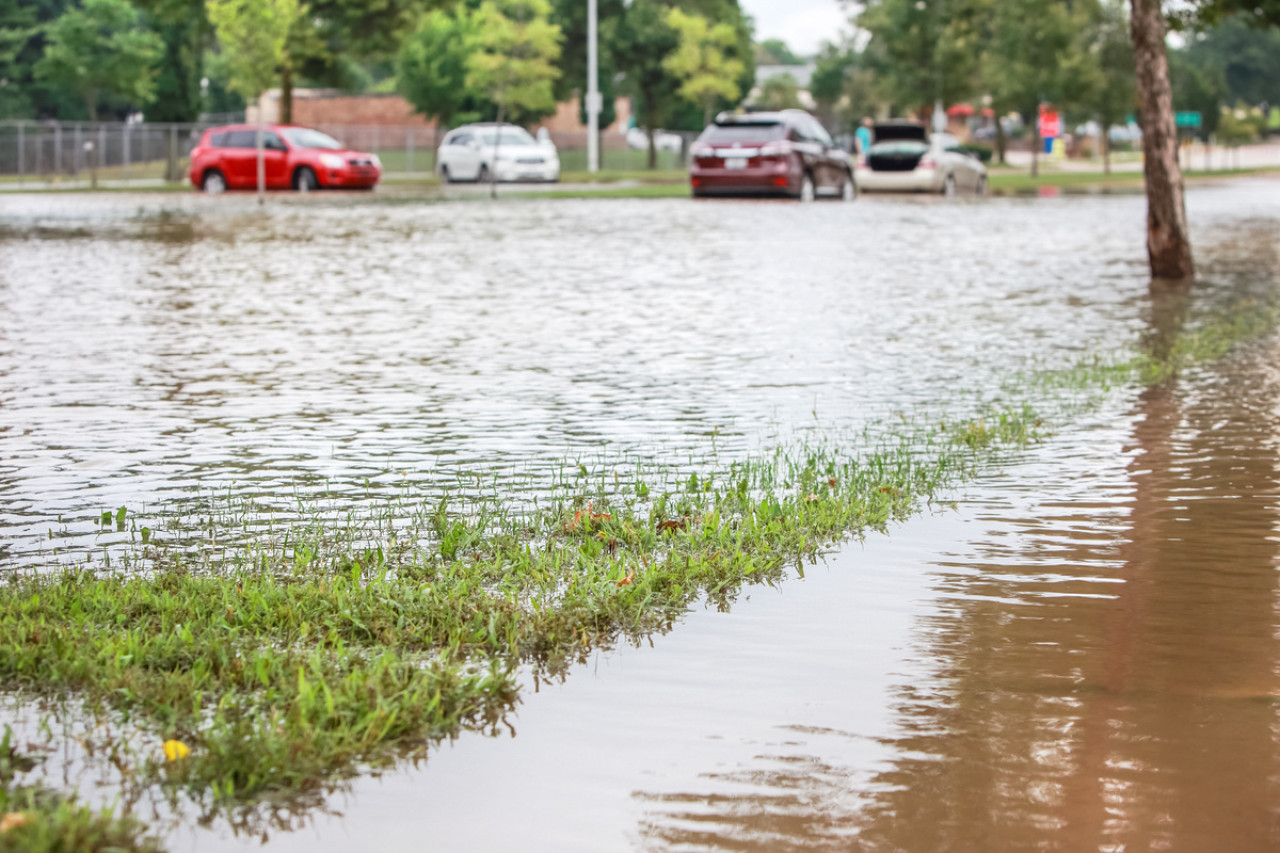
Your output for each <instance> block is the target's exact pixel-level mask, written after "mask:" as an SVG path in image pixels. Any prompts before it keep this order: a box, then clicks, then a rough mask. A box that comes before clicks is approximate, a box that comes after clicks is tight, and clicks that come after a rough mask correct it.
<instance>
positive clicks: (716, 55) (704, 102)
mask: <svg viewBox="0 0 1280 853" xmlns="http://www.w3.org/2000/svg"><path fill="white" fill-rule="evenodd" d="M667 25H668V26H669V27H671V29H672V30H674V31H675V32H676V36H677V41H676V48H675V50H673V51H672V52H671V53H670V54H668V55H667V57H666V58H665V59H664V60H663V62H662V64H663V67H664V68H665V69H666V70H667V72H668V73H669V74H671V75H672V76H673V77H675V78H676V79H677V80H679V81H680V85H679V88H678V89H677V91H678V93H679V94H680V97H682V98H684V99H685V100H687V101H689V102H690V103H693V104H697V105H699V106H701V107H702V108H703V111H704V114H705V118H704V121H709V120H710V113H711V110H712V109H713V108H714V107H715V105H716V104H717V103H736V102H737V100H738V98H739V97H740V96H741V94H742V91H741V89H740V88H739V84H738V78H740V77H741V76H742V71H743V63H742V62H741V61H740V60H738V59H736V58H734V57H733V55H732V48H733V47H734V45H735V43H736V41H737V34H736V33H735V31H734V28H733V27H732V26H731V25H730V24H712V23H711V22H710V21H708V20H707V19H706V18H704V17H703V16H702V15H697V14H688V13H686V12H684V11H682V10H680V9H671V10H670V11H668V12H667ZM792 82H794V78H793V80H792Z"/></svg>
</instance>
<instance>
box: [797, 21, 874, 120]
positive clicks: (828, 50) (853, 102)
mask: <svg viewBox="0 0 1280 853" xmlns="http://www.w3.org/2000/svg"><path fill="white" fill-rule="evenodd" d="M876 84H877V81H876V75H875V72H873V71H871V69H869V68H867V67H866V63H865V59H864V57H863V55H862V54H861V53H859V52H857V51H856V50H854V48H853V46H852V45H851V44H844V45H835V44H830V43H827V44H824V45H823V46H822V49H821V50H820V51H819V52H818V58H817V60H815V67H814V71H813V76H812V77H810V78H809V94H811V95H813V99H814V100H815V101H816V102H817V105H818V111H819V113H821V114H822V115H823V116H824V117H825V119H826V120H827V121H828V123H829V124H830V125H831V127H832V128H833V129H834V130H835V132H837V133H847V132H849V131H851V130H853V129H854V128H856V127H857V125H858V124H859V123H860V122H861V121H862V119H864V118H869V117H871V116H873V115H874V114H875V113H876V111H877V110H878V109H879V107H880V99H879V96H878V95H877V86H876Z"/></svg>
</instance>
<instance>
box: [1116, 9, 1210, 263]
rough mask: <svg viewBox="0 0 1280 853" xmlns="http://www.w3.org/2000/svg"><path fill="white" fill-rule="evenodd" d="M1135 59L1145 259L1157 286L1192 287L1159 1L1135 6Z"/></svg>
mask: <svg viewBox="0 0 1280 853" xmlns="http://www.w3.org/2000/svg"><path fill="white" fill-rule="evenodd" d="M1131 3H1132V8H1133V15H1132V18H1131V20H1130V32H1131V34H1132V36H1133V59H1134V64H1135V66H1136V68H1137V72H1138V74H1137V78H1138V79H1137V82H1138V100H1139V101H1140V102H1141V104H1140V109H1141V112H1142V153H1143V172H1144V173H1145V176H1146V180H1147V257H1148V259H1149V260H1150V262H1151V277H1152V279H1153V284H1154V283H1155V282H1189V281H1190V280H1191V277H1192V275H1194V273H1195V267H1194V265H1193V264H1192V261H1191V243H1190V241H1189V239H1188V236H1187V208H1186V203H1185V201H1184V199H1183V190H1182V169H1181V167H1179V165H1178V132H1177V128H1176V127H1175V125H1174V121H1173V91H1172V89H1171V88H1170V86H1169V59H1168V56H1167V55H1166V54H1165V44H1164V39H1165V25H1164V13H1163V12H1162V11H1161V8H1160V0H1131Z"/></svg>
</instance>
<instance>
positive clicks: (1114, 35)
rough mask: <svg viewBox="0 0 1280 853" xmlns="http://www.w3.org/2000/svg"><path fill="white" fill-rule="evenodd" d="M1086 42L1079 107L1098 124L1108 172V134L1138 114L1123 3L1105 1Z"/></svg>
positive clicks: (1127, 20)
mask: <svg viewBox="0 0 1280 853" xmlns="http://www.w3.org/2000/svg"><path fill="white" fill-rule="evenodd" d="M1086 41H1087V48H1088V51H1089V57H1088V60H1087V61H1086V62H1085V63H1083V65H1082V67H1081V69H1080V74H1081V75H1083V77H1082V79H1081V80H1080V81H1079V82H1080V83H1081V84H1082V86H1083V89H1082V97H1081V102H1080V107H1081V108H1082V110H1083V111H1084V112H1085V113H1087V114H1088V115H1089V116H1090V117H1091V118H1093V119H1095V120H1096V121H1097V122H1098V125H1099V127H1100V129H1101V140H1102V150H1103V163H1104V169H1105V171H1107V172H1110V171H1111V150H1110V144H1109V138H1108V131H1110V129H1111V128H1112V127H1113V126H1114V125H1117V124H1121V123H1123V121H1124V119H1125V116H1127V115H1130V114H1132V113H1134V112H1136V110H1137V91H1136V88H1137V82H1136V80H1135V75H1134V65H1133V43H1132V42H1131V41H1130V39H1129V16H1128V14H1127V13H1126V12H1125V6H1124V4H1123V0H1106V2H1104V3H1103V4H1102V5H1101V6H1100V7H1099V9H1098V12H1097V16H1096V18H1095V20H1094V24H1093V27H1092V30H1091V32H1089V33H1088V35H1087V36H1086Z"/></svg>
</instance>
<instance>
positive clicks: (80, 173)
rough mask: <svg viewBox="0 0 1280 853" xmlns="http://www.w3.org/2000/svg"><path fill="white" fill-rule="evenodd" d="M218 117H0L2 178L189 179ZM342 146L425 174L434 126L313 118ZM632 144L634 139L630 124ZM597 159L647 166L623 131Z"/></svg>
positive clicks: (567, 167) (570, 168) (677, 143)
mask: <svg viewBox="0 0 1280 853" xmlns="http://www.w3.org/2000/svg"><path fill="white" fill-rule="evenodd" d="M222 123H223V122H198V123H192V124H158V123H157V124H149V123H148V124H142V123H107V122H99V123H91V122H55V121H49V122H44V121H0V186H5V185H7V186H8V187H9V188H11V189H17V188H21V187H47V186H89V185H91V184H93V183H97V184H99V185H102V186H131V185H132V186H145V185H162V184H166V183H170V184H175V183H183V182H185V181H186V180H187V168H188V166H189V165H190V157H191V149H193V148H195V147H196V145H197V144H199V142H200V138H201V136H202V135H203V134H204V131H205V130H207V129H209V128H210V127H214V126H217V125H218V124H222ZM315 128H316V129H317V130H320V131H323V132H324V133H327V134H329V135H330V136H332V137H334V138H335V139H337V140H339V141H340V142H342V144H343V145H345V146H346V147H348V148H351V149H355V150H359V151H370V152H373V153H375V154H377V155H378V157H379V159H381V160H382V168H383V176H384V179H395V178H400V177H408V178H413V177H422V178H425V177H430V176H432V175H433V174H434V173H435V149H436V146H437V143H438V139H439V134H438V133H437V131H436V130H434V129H433V128H429V127H428V128H424V127H401V126H382V125H331V124H318V125H316V126H315ZM694 136H696V134H671V133H664V134H662V135H661V136H660V137H659V139H660V141H661V143H662V144H661V145H660V146H659V149H658V151H657V164H656V166H657V168H658V169H680V168H683V167H684V165H685V162H686V161H685V157H686V155H687V152H688V149H689V143H690V142H691V141H692V138H693V137H694ZM551 138H552V141H553V142H554V143H555V144H556V148H557V150H558V152H559V155H560V168H561V172H562V173H569V174H570V175H572V173H574V172H585V171H586V168H587V134H586V133H585V132H582V133H552V134H551ZM629 139H630V142H631V143H632V144H640V143H641V141H642V140H640V139H639V138H638V137H637V136H636V134H635V133H634V132H633V133H632V134H631V136H630V137H629ZM601 141H602V145H601V150H600V167H601V169H603V170H608V171H638V170H642V169H646V168H647V167H648V156H649V152H648V150H647V149H646V148H637V147H631V145H629V144H628V137H625V136H623V135H622V134H617V133H611V134H605V135H603V138H602V140H601Z"/></svg>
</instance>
